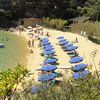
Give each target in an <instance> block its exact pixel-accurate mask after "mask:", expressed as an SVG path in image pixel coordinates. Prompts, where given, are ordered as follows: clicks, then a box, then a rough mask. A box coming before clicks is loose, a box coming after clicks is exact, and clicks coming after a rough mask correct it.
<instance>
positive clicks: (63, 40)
mask: <svg viewBox="0 0 100 100" xmlns="http://www.w3.org/2000/svg"><path fill="white" fill-rule="evenodd" d="M63 41H67V40H66V39H61V40H59V42H63Z"/></svg>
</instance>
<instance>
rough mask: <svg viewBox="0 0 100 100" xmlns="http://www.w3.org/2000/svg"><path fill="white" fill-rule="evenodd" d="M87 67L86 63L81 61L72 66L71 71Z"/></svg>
mask: <svg viewBox="0 0 100 100" xmlns="http://www.w3.org/2000/svg"><path fill="white" fill-rule="evenodd" d="M86 67H87V64H84V63H81V64H78V65H75V66H73V67H72V70H73V71H80V70H84V69H85V68H86Z"/></svg>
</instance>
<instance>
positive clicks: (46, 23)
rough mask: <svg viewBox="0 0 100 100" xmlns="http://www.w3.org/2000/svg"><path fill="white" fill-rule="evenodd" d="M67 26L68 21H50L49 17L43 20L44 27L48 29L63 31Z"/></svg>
mask: <svg viewBox="0 0 100 100" xmlns="http://www.w3.org/2000/svg"><path fill="white" fill-rule="evenodd" d="M66 24H67V20H62V19H57V18H56V19H50V18H49V17H47V18H43V25H44V26H46V27H50V28H54V29H57V30H63V27H64V26H65V25H66Z"/></svg>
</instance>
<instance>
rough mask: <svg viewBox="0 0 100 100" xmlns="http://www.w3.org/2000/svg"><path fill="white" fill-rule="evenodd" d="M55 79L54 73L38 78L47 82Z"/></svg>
mask: <svg viewBox="0 0 100 100" xmlns="http://www.w3.org/2000/svg"><path fill="white" fill-rule="evenodd" d="M54 78H56V74H54V73H50V74H42V75H41V76H39V77H38V81H40V82H46V81H49V80H52V79H54Z"/></svg>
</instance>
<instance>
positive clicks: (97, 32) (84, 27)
mask: <svg viewBox="0 0 100 100" xmlns="http://www.w3.org/2000/svg"><path fill="white" fill-rule="evenodd" d="M71 31H73V32H77V33H80V32H81V31H86V33H87V35H91V36H96V37H100V22H90V21H88V22H85V23H76V24H73V25H72V28H71Z"/></svg>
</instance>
